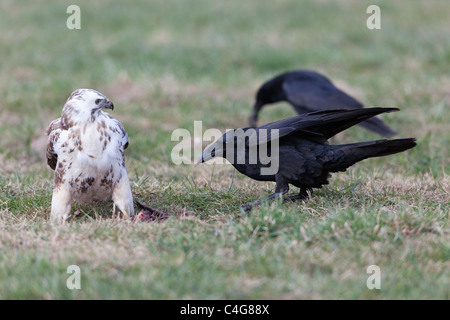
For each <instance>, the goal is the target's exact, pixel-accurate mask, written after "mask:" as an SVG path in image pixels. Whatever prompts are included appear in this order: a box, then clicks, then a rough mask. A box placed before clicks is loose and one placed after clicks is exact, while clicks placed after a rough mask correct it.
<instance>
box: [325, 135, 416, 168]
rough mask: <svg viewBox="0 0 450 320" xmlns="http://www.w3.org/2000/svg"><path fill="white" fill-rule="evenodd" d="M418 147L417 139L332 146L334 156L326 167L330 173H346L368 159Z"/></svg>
mask: <svg viewBox="0 0 450 320" xmlns="http://www.w3.org/2000/svg"><path fill="white" fill-rule="evenodd" d="M415 146H416V139H415V138H404V139H393V140H387V139H384V140H377V141H369V142H359V143H352V144H344V145H336V146H330V147H332V148H333V151H334V152H333V153H334V156H333V157H332V159H330V160H329V161H328V162H327V163H326V164H325V166H326V167H327V169H328V170H329V171H330V172H338V171H345V170H346V169H347V168H348V167H350V166H351V165H353V164H355V163H356V162H359V161H361V160H364V159H367V158H374V157H382V156H388V155H391V154H395V153H399V152H402V151H405V150H408V149H411V148H413V147H415Z"/></svg>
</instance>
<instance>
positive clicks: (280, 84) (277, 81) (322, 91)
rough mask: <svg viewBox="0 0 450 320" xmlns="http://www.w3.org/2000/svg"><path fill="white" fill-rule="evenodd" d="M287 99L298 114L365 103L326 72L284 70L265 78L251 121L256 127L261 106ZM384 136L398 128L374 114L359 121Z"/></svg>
mask: <svg viewBox="0 0 450 320" xmlns="http://www.w3.org/2000/svg"><path fill="white" fill-rule="evenodd" d="M280 101H286V102H288V103H290V104H291V105H292V106H293V107H294V109H295V111H296V112H297V113H298V114H303V113H308V112H314V111H324V110H332V109H348V110H350V109H361V108H362V107H363V105H362V104H361V103H360V102H359V101H358V100H356V99H355V98H353V97H351V96H349V95H348V94H346V93H345V92H343V91H341V90H339V89H338V88H336V87H335V85H334V84H333V83H332V82H331V81H330V80H329V79H328V78H327V77H325V76H323V75H321V74H320V73H317V72H315V71H310V70H296V71H290V72H285V73H282V74H280V75H278V76H276V77H274V78H272V79H270V80H268V81H267V82H265V83H264V84H263V85H262V86H261V87H260V88H259V89H258V91H257V93H256V102H255V105H254V107H253V112H252V114H251V115H250V117H249V125H250V126H251V127H256V123H257V120H258V113H259V111H260V109H261V108H262V107H263V106H264V105H266V104H270V103H275V102H280ZM360 125H361V126H363V127H364V128H366V129H369V130H372V131H374V132H376V133H378V134H380V135H382V136H384V137H390V136H392V135H394V134H395V133H396V132H395V131H394V130H392V129H391V128H389V127H388V126H387V125H386V124H385V123H384V122H383V121H381V120H380V119H377V118H371V119H368V120H366V121H363V122H361V123H360Z"/></svg>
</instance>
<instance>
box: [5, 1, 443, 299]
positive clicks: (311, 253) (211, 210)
mask: <svg viewBox="0 0 450 320" xmlns="http://www.w3.org/2000/svg"><path fill="white" fill-rule="evenodd" d="M73 2H74V3H73V4H77V5H79V7H80V8H81V30H68V29H67V28H66V20H67V18H68V17H69V14H67V13H66V8H67V6H68V5H69V3H66V2H64V1H43V0H41V1H33V2H29V1H2V2H1V3H0V58H1V59H0V61H1V63H0V97H1V98H0V137H1V139H0V188H1V193H0V298H1V299H32V298H35V299H94V298H95V299H144V298H145V299H449V297H450V293H449V288H450V272H449V270H450V236H449V235H450V232H449V231H450V230H449V225H448V220H449V210H450V209H449V208H450V148H449V146H450V125H449V122H450V41H449V37H450V31H449V24H448V13H449V12H450V3H449V2H448V1H444V0H443V1H439V0H432V1H425V0H423V1H419V0H415V1H395V2H394V1H384V0H383V1H361V0H352V1H345V2H341V1H339V2H338V1H312V0H311V1H301V2H300V1H295V0H281V1H269V0H262V1H257V0H247V1H237V0H230V1H226V2H223V1H221V2H219V1H207V0H194V1H182V0H179V1H162V0H161V1H144V0H141V1H133V2H132V3H125V2H123V1H113V0H103V1H95V2H93V1H84V0H82V1H73ZM371 4H377V5H379V6H380V8H381V29H380V30H369V29H367V27H366V20H367V18H368V17H369V15H368V14H367V13H366V9H367V7H368V6H369V5H371ZM300 68H302V69H313V70H317V71H319V72H322V73H324V74H325V75H327V76H329V77H330V78H331V79H332V80H333V81H334V82H335V83H336V84H337V85H338V86H339V87H341V88H343V89H345V90H346V91H348V92H349V93H350V94H352V95H354V96H355V97H357V98H358V99H360V100H361V101H363V102H364V103H365V105H366V106H368V107H370V106H384V107H387V106H391V107H398V108H400V109H401V111H400V112H397V113H391V114H386V115H383V116H382V118H383V120H385V121H386V122H387V123H388V124H389V125H390V126H392V127H393V128H394V129H396V130H397V131H398V135H397V137H416V138H417V142H418V145H417V147H416V148H414V149H412V150H410V151H408V152H405V153H401V154H397V155H393V156H389V157H384V158H378V159H371V160H365V161H363V162H360V163H358V164H356V165H354V166H353V167H352V168H351V169H349V170H348V171H347V172H344V173H339V174H334V175H333V177H332V178H331V180H330V184H329V185H328V186H326V187H324V188H323V189H320V190H316V191H315V193H314V194H313V196H312V198H311V199H310V200H309V201H299V202H297V203H292V204H280V203H278V202H277V201H273V202H270V203H267V204H266V205H264V206H262V207H261V208H259V209H255V210H253V211H252V212H251V214H250V215H249V216H246V215H244V214H243V212H242V211H241V210H240V207H239V206H240V204H242V203H244V202H249V201H253V200H256V199H258V198H262V197H265V196H267V195H268V194H270V193H272V191H273V189H274V184H273V183H261V182H256V181H253V180H250V179H249V178H247V177H245V176H243V175H241V174H239V173H237V172H234V169H233V167H232V166H231V165H207V164H203V165H178V166H177V165H174V164H173V163H172V161H171V157H170V153H171V150H172V148H173V147H174V146H175V145H176V143H177V142H173V141H171V133H172V131H173V130H174V129H176V128H186V129H188V130H189V131H192V130H193V122H194V121H195V120H197V121H199V120H202V121H203V130H206V129H208V128H219V129H221V130H225V129H227V128H238V127H244V126H246V124H247V123H246V121H247V117H248V116H249V114H250V110H251V106H252V104H253V101H254V100H253V99H254V94H255V91H256V89H257V88H258V86H259V85H260V84H261V83H262V82H263V81H265V80H266V79H268V78H269V77H272V76H273V75H275V74H277V73H279V72H282V71H285V70H289V69H300ZM78 88H93V89H96V90H98V91H100V92H102V93H104V94H106V95H107V96H108V98H110V99H111V100H112V101H113V102H114V103H115V110H114V111H111V112H110V113H111V115H112V116H114V117H115V118H117V119H119V120H120V121H121V122H122V123H123V125H124V126H125V128H126V130H127V132H128V134H129V136H130V147H129V148H128V149H127V151H126V158H127V167H128V174H129V176H130V179H131V184H132V191H133V193H134V195H135V197H137V198H138V199H140V200H141V201H143V202H145V203H147V204H149V205H151V206H153V207H156V208H159V209H160V210H163V211H166V212H169V213H172V214H173V217H172V218H169V219H168V220H165V221H163V222H161V223H158V222H150V223H133V222H130V221H128V220H119V219H117V217H116V216H113V214H112V202H111V201H109V202H106V203H104V204H99V205H94V206H80V205H75V206H74V208H73V209H72V210H73V211H74V210H79V211H80V212H81V214H80V215H79V216H78V217H77V218H74V219H71V221H70V222H69V223H68V224H65V225H62V226H53V225H52V224H51V223H50V220H49V215H50V205H51V196H52V184H53V171H51V169H50V168H49V167H48V166H47V164H46V161H45V159H44V155H45V145H46V137H45V135H44V131H45V129H46V127H47V125H48V124H49V123H50V121H51V120H53V119H55V118H57V117H59V115H60V113H61V109H62V106H63V104H64V102H65V100H66V99H67V97H68V96H69V95H70V93H71V92H72V91H74V90H75V89H78ZM294 114H295V113H294V111H293V109H292V108H291V107H289V106H288V105H287V104H277V105H273V106H267V107H266V108H264V109H263V111H262V113H261V119H260V123H267V122H270V121H274V120H278V119H282V118H285V117H289V116H293V115H294ZM379 138H380V137H379V136H377V135H375V134H372V133H371V132H369V131H367V130H364V129H362V128H360V127H354V128H350V129H349V130H347V131H345V132H344V133H342V134H339V135H338V136H337V137H336V138H334V139H333V140H332V143H350V142H356V141H364V140H375V139H379ZM204 145H206V142H205V144H204ZM293 191H295V188H293ZM183 209H186V210H188V211H192V212H194V214H193V215H192V216H188V217H186V218H177V217H176V216H177V213H179V212H181V211H182V210H183ZM69 265H78V266H79V267H80V270H81V289H80V290H69V289H68V288H67V286H66V279H67V278H68V277H69V274H67V273H66V270H67V267H68V266H69ZM370 265H377V266H379V267H380V270H381V289H379V290H377V289H374V290H369V289H368V288H367V286H366V280H367V278H368V277H369V274H367V273H366V270H367V267H368V266H370Z"/></svg>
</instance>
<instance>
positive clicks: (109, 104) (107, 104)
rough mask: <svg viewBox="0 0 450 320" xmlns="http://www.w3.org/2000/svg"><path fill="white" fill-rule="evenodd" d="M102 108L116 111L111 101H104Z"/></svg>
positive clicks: (101, 104) (101, 103)
mask: <svg viewBox="0 0 450 320" xmlns="http://www.w3.org/2000/svg"><path fill="white" fill-rule="evenodd" d="M100 108H102V109H111V110H114V103H112V101H111V100H109V99H106V100H103V101H102V102H100Z"/></svg>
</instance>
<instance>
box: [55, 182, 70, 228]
mask: <svg viewBox="0 0 450 320" xmlns="http://www.w3.org/2000/svg"><path fill="white" fill-rule="evenodd" d="M71 201H72V196H71V194H70V191H69V189H68V188H67V187H65V186H64V185H61V186H59V187H57V188H54V189H53V196H52V213H51V219H52V221H54V222H57V223H61V222H64V221H66V220H67V219H68V218H69V216H70V209H71Z"/></svg>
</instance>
